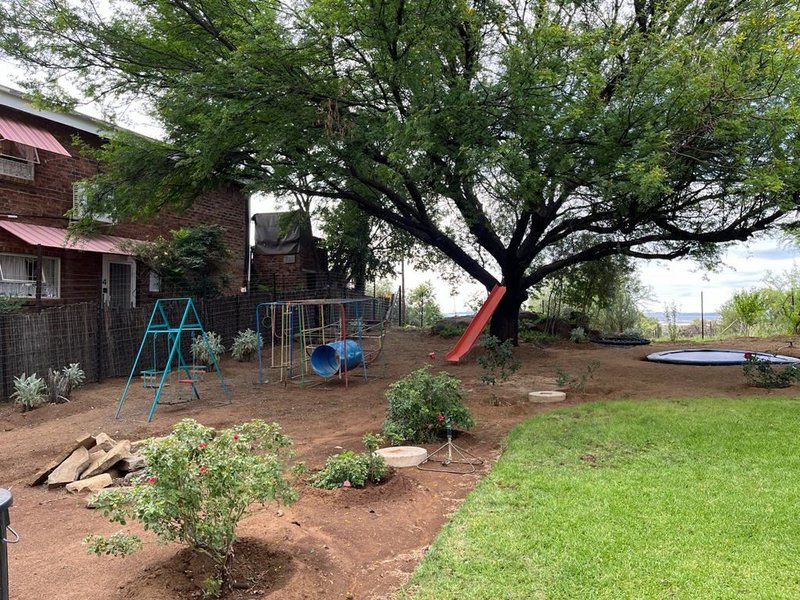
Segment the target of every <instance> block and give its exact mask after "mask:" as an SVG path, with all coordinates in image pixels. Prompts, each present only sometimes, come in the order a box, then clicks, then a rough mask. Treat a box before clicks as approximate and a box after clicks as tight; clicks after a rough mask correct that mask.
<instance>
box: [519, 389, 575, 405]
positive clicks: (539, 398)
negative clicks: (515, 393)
mask: <svg viewBox="0 0 800 600" xmlns="http://www.w3.org/2000/svg"><path fill="white" fill-rule="evenodd" d="M566 399H567V395H566V394H565V393H564V392H556V391H541V392H529V393H528V400H529V401H531V402H535V403H536V404H549V403H551V402H564V400H566Z"/></svg>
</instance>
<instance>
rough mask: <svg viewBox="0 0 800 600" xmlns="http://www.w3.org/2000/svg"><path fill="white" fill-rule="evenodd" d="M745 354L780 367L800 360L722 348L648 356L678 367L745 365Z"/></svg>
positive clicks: (673, 351)
mask: <svg viewBox="0 0 800 600" xmlns="http://www.w3.org/2000/svg"><path fill="white" fill-rule="evenodd" d="M745 354H752V355H753V356H755V357H757V358H758V359H759V360H763V361H766V362H769V363H773V364H779V365H794V364H798V363H800V359H798V358H794V357H792V356H783V355H780V354H769V353H767V352H750V351H748V350H724V349H721V348H681V349H679V350H664V351H663V352H654V353H653V354H648V355H647V360H649V361H652V362H661V363H671V364H676V365H703V366H711V365H722V366H724V365H743V364H744V362H745Z"/></svg>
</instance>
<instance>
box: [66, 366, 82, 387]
mask: <svg viewBox="0 0 800 600" xmlns="http://www.w3.org/2000/svg"><path fill="white" fill-rule="evenodd" d="M61 373H62V375H64V377H66V379H67V381H68V382H69V387H70V389H75V388H78V387H80V386H82V385H83V384H84V383H85V382H86V373H85V372H84V371H83V369H81V365H80V363H70V364H69V366H67V367H62V368H61Z"/></svg>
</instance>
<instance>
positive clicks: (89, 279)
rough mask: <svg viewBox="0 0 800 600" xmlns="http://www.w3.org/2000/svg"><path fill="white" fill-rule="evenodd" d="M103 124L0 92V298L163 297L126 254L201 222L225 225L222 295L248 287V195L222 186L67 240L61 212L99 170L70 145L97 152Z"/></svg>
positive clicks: (132, 301)
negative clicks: (188, 202)
mask: <svg viewBox="0 0 800 600" xmlns="http://www.w3.org/2000/svg"><path fill="white" fill-rule="evenodd" d="M106 129H108V126H107V125H106V124H105V123H103V122H101V121H98V120H96V119H93V118H91V117H88V116H85V115H82V114H79V113H55V112H49V111H44V110H38V109H36V108H34V107H33V106H31V105H30V103H29V102H28V101H27V100H26V99H25V97H24V96H23V95H22V94H20V93H19V92H17V91H15V90H12V89H9V88H6V87H3V86H0V295H8V296H12V297H17V298H22V299H24V300H25V301H26V302H27V303H32V304H36V305H39V306H49V305H54V304H62V303H71V302H87V301H97V300H98V299H101V298H102V300H103V302H105V303H106V304H107V305H110V306H115V307H128V306H135V305H136V304H137V303H140V302H144V301H146V300H148V299H151V298H152V297H155V296H158V295H159V294H160V293H161V290H160V282H159V280H158V277H157V276H156V274H155V273H150V272H149V271H148V269H147V268H146V267H145V266H144V265H142V264H141V263H139V262H138V261H136V260H135V259H134V258H133V257H132V256H131V255H130V252H129V251H126V250H125V248H126V247H127V246H128V244H127V242H129V241H130V240H136V241H142V240H148V239H152V238H154V237H156V236H158V235H166V234H168V232H169V231H170V230H173V229H177V228H180V227H186V226H192V225H197V224H200V223H205V224H208V223H217V224H219V225H221V226H222V227H223V228H224V231H225V240H226V244H227V246H228V250H229V251H230V254H231V265H230V271H229V273H230V279H231V287H232V288H233V289H232V290H230V291H233V290H236V291H238V290H239V289H240V287H242V286H245V285H246V284H247V275H248V268H249V265H248V260H249V220H248V216H249V198H248V197H247V196H246V195H245V194H244V193H242V191H241V190H239V189H235V188H224V189H220V190H218V191H216V192H214V193H211V194H207V195H206V196H204V197H202V198H200V199H198V200H197V201H196V202H195V203H194V204H193V206H192V207H190V208H189V209H187V210H186V211H184V212H177V211H173V210H170V209H165V210H163V211H162V212H161V213H160V214H159V215H158V218H156V219H152V220H150V221H148V222H144V223H138V222H137V223H112V222H110V221H105V220H100V222H99V223H98V225H99V229H100V230H101V233H99V234H98V235H95V236H92V237H90V238H81V239H78V240H74V239H68V238H67V237H66V230H67V227H68V225H69V219H68V218H67V217H66V216H65V214H66V213H67V211H68V210H70V209H71V208H73V206H74V205H76V204H78V205H79V203H80V200H81V193H80V192H81V181H82V180H84V179H86V178H88V177H91V176H92V175H94V174H95V173H96V172H97V164H96V163H95V162H94V161H93V160H92V159H90V158H87V157H84V156H81V155H80V152H79V150H78V148H77V147H76V145H75V144H74V143H73V141H74V138H75V137H77V138H79V139H80V140H81V141H82V142H83V143H85V144H89V145H91V146H94V147H97V146H99V145H101V144H102V143H103V131H104V130H106Z"/></svg>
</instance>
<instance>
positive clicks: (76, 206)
mask: <svg viewBox="0 0 800 600" xmlns="http://www.w3.org/2000/svg"><path fill="white" fill-rule="evenodd" d="M85 210H86V182H85V181H76V182H75V183H73V184H72V216H73V218H75V219H80V218H81V217H82V216H83V214H84V213H85ZM94 220H95V221H97V222H98V223H113V222H114V219H112V218H111V217H110V216H108V215H94Z"/></svg>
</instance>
